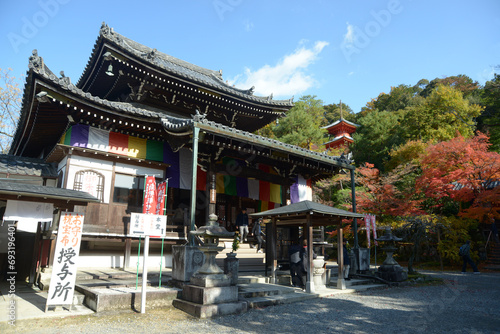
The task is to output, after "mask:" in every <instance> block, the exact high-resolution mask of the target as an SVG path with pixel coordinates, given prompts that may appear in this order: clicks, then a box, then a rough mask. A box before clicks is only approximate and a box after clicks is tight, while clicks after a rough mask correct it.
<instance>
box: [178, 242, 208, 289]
mask: <svg viewBox="0 0 500 334" xmlns="http://www.w3.org/2000/svg"><path fill="white" fill-rule="evenodd" d="M204 261H205V255H203V252H202V251H200V249H199V248H198V247H195V246H172V278H173V279H174V280H176V281H179V282H181V283H187V282H189V280H190V279H191V276H193V274H194V273H195V272H196V271H197V270H198V269H199V268H200V267H201V266H202V265H203V262H204Z"/></svg>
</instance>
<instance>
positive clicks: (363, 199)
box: [357, 163, 424, 216]
mask: <svg viewBox="0 0 500 334" xmlns="http://www.w3.org/2000/svg"><path fill="white" fill-rule="evenodd" d="M357 171H358V174H359V176H358V181H359V182H360V183H361V184H362V185H363V186H364V187H365V188H366V189H367V191H364V192H363V191H359V192H358V202H357V204H358V206H359V207H360V208H362V209H363V211H364V212H370V213H374V214H376V215H379V216H380V215H389V216H408V215H413V214H422V213H424V212H423V211H422V210H420V208H419V205H420V202H421V201H420V200H415V199H413V198H412V197H413V193H414V192H413V191H412V190H411V189H407V190H400V189H398V188H397V187H396V186H395V183H396V182H397V180H398V179H399V178H398V177H397V175H395V174H389V175H387V176H381V175H380V171H379V170H378V169H377V168H374V165H373V164H369V163H365V166H364V167H360V168H358V169H357Z"/></svg>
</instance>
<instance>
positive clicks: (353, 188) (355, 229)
mask: <svg viewBox="0 0 500 334" xmlns="http://www.w3.org/2000/svg"><path fill="white" fill-rule="evenodd" d="M351 196H352V212H354V213H356V181H355V180H354V169H351ZM352 230H353V233H354V249H355V250H357V249H358V248H359V243H358V219H357V218H356V217H354V218H353V220H352ZM356 256H357V254H356ZM356 261H357V260H356Z"/></svg>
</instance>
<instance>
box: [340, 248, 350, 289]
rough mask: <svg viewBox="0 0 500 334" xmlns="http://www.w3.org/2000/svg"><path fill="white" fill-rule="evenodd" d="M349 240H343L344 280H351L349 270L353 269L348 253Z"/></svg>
mask: <svg viewBox="0 0 500 334" xmlns="http://www.w3.org/2000/svg"><path fill="white" fill-rule="evenodd" d="M346 245H347V240H346V239H343V240H342V249H343V251H342V253H343V259H344V279H346V280H348V281H349V280H350V278H349V269H351V259H350V258H349V253H348V252H347V246H346Z"/></svg>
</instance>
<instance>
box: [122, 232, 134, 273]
mask: <svg viewBox="0 0 500 334" xmlns="http://www.w3.org/2000/svg"><path fill="white" fill-rule="evenodd" d="M131 250H132V239H131V238H126V239H125V254H124V256H123V270H125V269H127V268H128V267H130V252H131Z"/></svg>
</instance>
